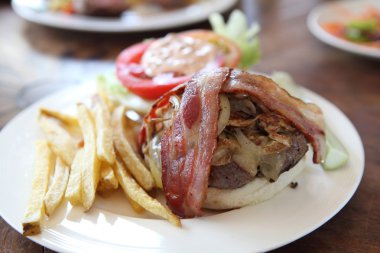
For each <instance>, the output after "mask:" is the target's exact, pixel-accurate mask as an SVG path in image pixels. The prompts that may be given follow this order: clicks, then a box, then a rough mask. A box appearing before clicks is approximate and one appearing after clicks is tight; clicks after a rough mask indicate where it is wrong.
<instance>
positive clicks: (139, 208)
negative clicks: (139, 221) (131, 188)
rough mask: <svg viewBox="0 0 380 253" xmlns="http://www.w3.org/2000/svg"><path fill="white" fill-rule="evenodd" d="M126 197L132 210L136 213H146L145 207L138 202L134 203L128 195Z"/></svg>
mask: <svg viewBox="0 0 380 253" xmlns="http://www.w3.org/2000/svg"><path fill="white" fill-rule="evenodd" d="M125 197H126V198H127V200H128V202H129V204H130V205H131V207H132V209H133V210H134V211H135V212H136V213H142V212H144V211H145V209H144V207H142V206H140V205H139V204H138V203H137V202H136V201H134V200H133V199H131V198H130V197H129V196H128V195H127V194H125Z"/></svg>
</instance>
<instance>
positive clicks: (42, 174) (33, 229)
mask: <svg viewBox="0 0 380 253" xmlns="http://www.w3.org/2000/svg"><path fill="white" fill-rule="evenodd" d="M35 152H36V157H35V159H34V161H35V162H34V177H33V182H32V190H31V192H30V196H29V200H28V204H27V206H26V211H25V214H24V219H23V222H22V227H23V235H26V236H29V235H36V234H39V233H40V232H41V228H40V222H41V219H42V217H43V215H44V213H45V209H44V198H45V193H46V190H47V188H48V184H49V174H50V171H51V170H52V169H53V167H54V160H55V157H54V154H53V152H52V151H51V150H50V148H49V145H48V143H47V141H42V140H39V141H36V151H35Z"/></svg>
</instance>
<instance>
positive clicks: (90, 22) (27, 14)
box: [11, 0, 237, 33]
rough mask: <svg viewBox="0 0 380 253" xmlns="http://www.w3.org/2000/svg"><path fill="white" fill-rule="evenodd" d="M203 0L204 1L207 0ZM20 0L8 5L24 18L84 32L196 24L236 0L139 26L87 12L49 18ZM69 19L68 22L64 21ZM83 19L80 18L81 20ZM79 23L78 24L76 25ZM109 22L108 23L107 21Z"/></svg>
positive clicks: (150, 29)
mask: <svg viewBox="0 0 380 253" xmlns="http://www.w3.org/2000/svg"><path fill="white" fill-rule="evenodd" d="M203 1H206V4H207V2H208V0H203ZM18 2H19V0H12V1H11V6H12V9H13V10H14V11H15V13H16V14H17V15H18V16H20V17H22V18H23V19H25V20H27V21H29V22H32V23H36V24H40V25H44V26H48V27H53V28H59V29H67V30H73V31H87V32H102V33H127V32H147V31H160V30H166V29H170V28H176V27H182V26H186V25H191V24H195V23H198V22H202V21H205V20H207V18H208V16H209V15H210V14H211V13H214V12H225V11H227V10H229V9H231V8H232V7H233V6H234V5H235V4H236V3H237V0H223V1H218V0H213V2H215V3H217V5H215V6H213V7H214V9H213V10H211V9H206V11H203V12H200V13H198V14H197V15H192V16H190V15H188V16H187V19H180V20H176V22H170V23H166V24H164V25H162V24H160V23H150V24H148V25H144V26H140V25H136V24H134V25H129V24H127V23H126V22H123V20H122V19H121V18H104V17H103V18H102V17H91V16H86V15H77V16H73V17H72V19H71V20H70V19H67V17H68V16H67V15H64V14H61V13H57V14H56V15H54V16H53V19H51V18H49V16H47V15H53V14H54V13H53V12H50V11H42V13H41V14H40V13H39V12H38V11H36V10H33V9H31V8H29V7H25V6H23V5H20V4H18ZM201 4H202V3H195V4H191V5H188V6H185V7H182V8H179V9H177V10H174V11H171V14H169V15H173V13H181V12H186V10H189V9H190V8H194V7H197V6H198V5H201ZM67 20H69V22H67ZM81 20H82V21H81ZM99 22H102V23H103V24H102V26H96V25H94V24H96V23H99ZM78 23H81V25H78ZM106 23H108V25H106Z"/></svg>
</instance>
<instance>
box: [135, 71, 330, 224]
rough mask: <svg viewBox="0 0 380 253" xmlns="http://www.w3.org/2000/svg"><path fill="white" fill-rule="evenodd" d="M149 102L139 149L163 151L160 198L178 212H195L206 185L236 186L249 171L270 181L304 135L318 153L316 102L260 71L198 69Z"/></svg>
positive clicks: (292, 160) (299, 152)
mask: <svg viewBox="0 0 380 253" xmlns="http://www.w3.org/2000/svg"><path fill="white" fill-rule="evenodd" d="M171 96H175V98H174V99H170V97H171ZM169 101H177V102H176V103H174V107H172V106H171V103H170V102H169ZM178 101H180V103H179V106H178ZM153 108H154V109H153V110H152V111H151V114H150V115H149V116H147V117H146V118H145V126H144V128H143V131H142V143H144V145H143V153H144V155H145V159H147V157H149V155H148V154H150V153H151V152H153V151H154V150H155V155H156V156H157V155H158V156H160V157H161V161H162V182H163V189H164V192H165V196H166V200H167V203H168V205H169V207H170V208H171V209H172V210H173V211H174V212H175V213H176V214H177V215H179V216H181V217H193V216H199V215H201V206H202V203H203V201H204V199H205V197H206V192H207V188H208V187H214V188H221V189H234V188H239V187H242V186H244V185H245V184H247V183H249V182H250V181H252V180H253V179H254V178H255V177H263V178H266V179H267V180H268V181H271V182H272V181H276V180H277V178H278V177H279V175H280V174H281V173H282V172H284V171H286V170H289V169H290V168H292V167H293V166H294V165H295V164H297V163H298V161H299V160H300V159H301V158H302V157H303V156H304V154H305V153H306V151H307V141H309V142H310V143H311V144H312V146H313V149H314V162H316V163H318V162H320V161H321V160H322V158H323V155H324V131H323V125H322V124H321V121H320V119H321V118H322V114H321V112H320V110H319V108H318V107H316V106H315V105H313V104H306V103H304V102H302V101H301V100H298V99H296V98H293V97H291V96H290V95H289V94H288V93H287V92H286V91H285V90H283V89H281V88H279V87H278V86H277V85H276V84H275V83H274V82H273V81H271V80H270V79H268V78H265V77H263V76H258V75H253V74H249V73H246V72H243V71H238V70H230V69H227V68H220V69H217V70H214V71H213V72H208V73H200V74H198V75H196V76H195V77H193V79H192V80H191V81H189V82H188V83H187V84H186V86H182V87H179V88H178V89H177V90H176V91H172V92H170V93H169V94H167V95H166V96H164V97H162V98H161V99H160V100H158V101H157V102H156V104H155V105H154V107H153ZM159 119H162V121H160V122H158V121H159ZM157 136H160V137H159V138H160V139H161V152H160V154H159V153H158V151H157V149H155V147H156V146H154V145H156V144H155V143H157V139H155V138H156V137H157ZM149 159H150V158H148V160H149ZM158 166H159V165H158ZM156 167H157V164H156Z"/></svg>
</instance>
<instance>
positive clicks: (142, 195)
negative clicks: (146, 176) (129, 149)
mask: <svg viewBox="0 0 380 253" xmlns="http://www.w3.org/2000/svg"><path fill="white" fill-rule="evenodd" d="M115 173H116V177H117V179H118V180H119V183H120V185H121V187H122V188H123V190H124V192H125V194H126V195H127V196H129V198H131V199H132V200H133V201H135V202H136V203H137V204H139V205H140V206H142V207H143V208H144V209H145V210H147V211H149V212H151V213H153V214H155V215H157V216H160V217H162V218H164V219H167V220H168V221H169V222H170V223H172V224H174V225H175V226H178V227H180V226H181V221H180V219H179V218H178V217H177V216H176V215H174V214H173V213H172V212H171V211H170V210H169V209H168V208H167V207H165V206H164V205H162V204H161V203H160V202H159V201H158V200H156V199H154V198H152V197H151V196H149V194H148V193H146V192H145V191H144V189H143V188H142V187H141V186H140V185H139V184H138V183H137V182H136V181H135V180H134V179H133V177H132V176H131V174H130V173H129V172H128V171H127V170H126V168H125V167H124V165H123V162H122V161H121V159H120V158H118V157H117V158H116V169H115Z"/></svg>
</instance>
